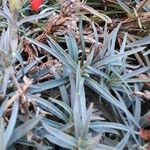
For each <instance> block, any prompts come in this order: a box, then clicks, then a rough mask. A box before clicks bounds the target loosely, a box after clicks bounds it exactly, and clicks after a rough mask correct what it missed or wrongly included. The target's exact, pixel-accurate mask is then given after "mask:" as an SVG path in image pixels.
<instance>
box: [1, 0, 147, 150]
mask: <svg viewBox="0 0 150 150" xmlns="http://www.w3.org/2000/svg"><path fill="white" fill-rule="evenodd" d="M5 2H6V1H5ZM118 2H120V5H121V6H122V7H123V8H124V9H126V11H127V12H128V13H129V12H130V10H129V9H128V7H126V5H124V4H123V3H122V2H121V1H118ZM43 11H44V10H43ZM45 11H47V10H45ZM92 11H93V9H92ZM53 12H54V9H51V10H50V11H48V12H46V13H43V14H42V13H41V14H38V15H33V16H30V17H26V18H23V19H20V18H17V17H18V16H17V14H14V15H16V16H12V15H11V12H10V10H9V8H8V7H7V5H6V3H4V5H3V10H2V9H1V10H0V15H1V16H3V17H4V18H5V19H6V20H7V23H8V26H7V29H6V30H4V29H3V30H2V34H1V41H0V57H1V60H0V67H1V72H0V73H1V76H0V87H1V88H2V93H1V97H2V98H1V105H0V149H2V150H5V149H6V147H7V148H9V149H14V147H13V146H14V145H15V144H17V143H19V144H22V145H27V146H33V147H36V148H38V149H44V150H46V149H55V148H54V146H53V144H56V145H58V146H60V147H62V148H68V149H79V150H84V149H87V150H88V149H89V150H90V149H93V150H97V149H103V150H109V149H118V150H120V149H124V148H125V149H134V147H138V146H141V145H142V142H141V141H140V140H139V129H140V127H141V126H146V125H147V124H148V122H145V118H146V117H147V116H148V115H149V114H145V115H143V116H141V115H142V114H141V105H142V104H141V101H142V98H141V97H137V96H136V95H134V92H136V91H140V90H141V88H142V87H143V83H144V82H147V81H148V80H146V79H145V80H144V79H139V78H138V75H140V74H141V73H148V71H149V70H150V66H149V59H148V57H147V55H148V54H149V50H148V51H145V48H146V46H147V45H148V44H149V43H150V40H149V36H147V37H145V38H142V39H139V40H135V39H134V37H132V36H130V35H128V34H127V33H123V35H124V36H123V40H122V44H121V46H119V47H117V48H116V43H117V36H118V32H119V29H120V26H121V24H119V25H118V26H117V27H116V28H115V29H114V30H113V31H112V32H111V33H108V32H107V25H105V28H104V34H103V37H104V39H103V43H102V46H101V47H100V46H99V43H98V42H99V37H98V33H97V29H96V26H95V23H94V22H92V23H91V27H92V29H93V39H94V40H95V43H94V44H93V45H92V46H91V48H90V53H89V55H88V57H87V58H86V55H85V54H86V53H85V49H86V43H85V39H84V32H83V26H82V25H83V23H82V17H80V21H79V31H80V33H81V35H80V39H79V41H80V44H79V43H78V42H77V41H76V38H75V36H74V34H72V33H71V32H68V33H66V35H65V38H64V39H65V41H64V42H65V43H66V45H67V49H63V48H62V47H61V46H60V45H59V43H57V42H56V41H55V40H54V39H53V37H51V36H48V39H47V44H44V43H41V42H39V41H37V40H36V39H34V37H32V36H31V35H30V34H31V32H30V31H29V32H28V33H26V34H25V33H24V32H23V33H22V32H21V28H23V27H22V26H23V24H24V23H26V22H32V21H33V20H38V19H41V18H45V17H47V16H48V15H50V14H51V13H53ZM93 13H94V14H95V13H97V12H95V11H94V12H93ZM12 17H15V19H14V18H12ZM16 18H17V19H18V20H19V19H20V20H19V21H18V20H17V19H16ZM106 19H108V18H106ZM38 30H40V29H38ZM18 34H21V35H22V34H24V35H22V37H21V39H23V40H24V36H26V35H28V36H29V37H25V38H26V40H28V41H29V42H31V43H32V44H34V45H36V46H37V47H38V48H40V49H42V50H43V51H46V52H47V53H48V54H49V55H52V56H54V57H56V58H57V59H58V60H59V61H60V62H61V63H62V68H61V69H62V72H61V74H60V73H59V72H57V70H54V72H53V74H54V78H55V79H51V80H48V81H43V82H41V83H38V82H35V83H34V84H33V85H30V86H29V88H28V89H27V90H26V91H24V93H21V94H20V95H19V96H18V97H15V96H16V95H17V94H18V93H19V92H20V90H21V87H20V85H23V84H24V82H25V81H23V80H22V77H23V76H24V74H28V75H30V70H31V69H32V68H33V67H34V66H36V65H37V64H38V62H39V61H40V60H42V58H36V60H32V61H31V62H30V63H28V64H27V65H25V64H26V63H25V62H24V61H23V58H22V56H21V49H22V47H20V45H22V43H21V42H20V41H19V40H18V38H17V35H18ZM130 41H132V42H130ZM80 49H81V52H82V55H81V57H80V56H79V51H80ZM95 49H97V50H98V51H99V53H98V54H97V56H95ZM139 52H140V53H141V54H143V55H142V56H143V58H144V59H145V61H144V62H143V61H142V59H141V58H140V55H139V54H138V53H139ZM133 55H134V56H135V58H133V57H132V56H133ZM16 59H17V60H18V61H19V63H20V65H21V67H22V68H19V71H18V72H17V71H16V70H15V67H14V66H15V62H16ZM130 61H133V62H134V61H137V63H138V64H136V65H134V64H130ZM145 62H146V63H145ZM15 72H17V73H15ZM40 72H41V73H43V70H40ZM17 80H18V81H17ZM12 83H13V84H14V85H12ZM25 84H27V82H25ZM56 87H58V88H59V90H60V96H59V97H58V98H57V99H56V98H54V97H53V98H52V97H50V96H49V95H48V97H45V96H43V95H44V94H43V93H44V92H45V91H47V90H50V89H53V88H56ZM8 89H10V91H8ZM21 92H22V91H21ZM88 94H93V95H95V96H93V97H92V96H91V97H92V98H91V99H90V97H88V96H89V95H88ZM13 97H15V99H12V98H13ZM22 99H25V100H26V101H25V102H26V103H23V102H22V101H21V100H22ZM11 100H12V101H11ZM89 101H92V102H93V103H90V104H89ZM10 102H11V103H10ZM25 104H27V105H25ZM30 104H31V106H32V107H33V110H32V111H29V109H28V110H27V112H25V116H24V114H21V113H20V111H22V109H23V110H24V109H25V108H26V107H27V108H28V106H29V105H30ZM22 105H23V106H25V108H24V107H23V106H22ZM106 106H107V107H106ZM22 107H23V108H22ZM102 107H103V109H101V108H102ZM8 108H11V111H10V116H9V117H8V119H9V121H8V122H7V124H6V125H5V124H4V122H5V121H4V116H5V113H8V112H7V111H8ZM108 108H109V109H108ZM96 111H98V113H96ZM39 113H41V114H39ZM43 114H45V115H43ZM26 115H27V116H26ZM107 116H109V117H107ZM26 117H27V118H26ZM26 119H27V120H26ZM31 130H32V132H31ZM30 134H31V135H33V136H32V138H31V139H30ZM108 135H109V136H108ZM111 135H114V137H115V139H112V138H111ZM45 139H46V141H45ZM38 140H39V141H41V143H38ZM48 141H49V142H48Z"/></svg>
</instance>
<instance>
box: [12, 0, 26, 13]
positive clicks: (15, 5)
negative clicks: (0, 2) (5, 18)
mask: <svg viewBox="0 0 150 150" xmlns="http://www.w3.org/2000/svg"><path fill="white" fill-rule="evenodd" d="M24 1H25V0H9V8H10V10H11V11H12V12H14V11H18V10H20V9H21V8H22V6H23V5H24Z"/></svg>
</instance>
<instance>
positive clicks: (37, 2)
mask: <svg viewBox="0 0 150 150" xmlns="http://www.w3.org/2000/svg"><path fill="white" fill-rule="evenodd" d="M43 2H44V0H31V2H30V4H31V10H32V11H35V12H37V11H39V9H40V6H41V5H42V4H43Z"/></svg>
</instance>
